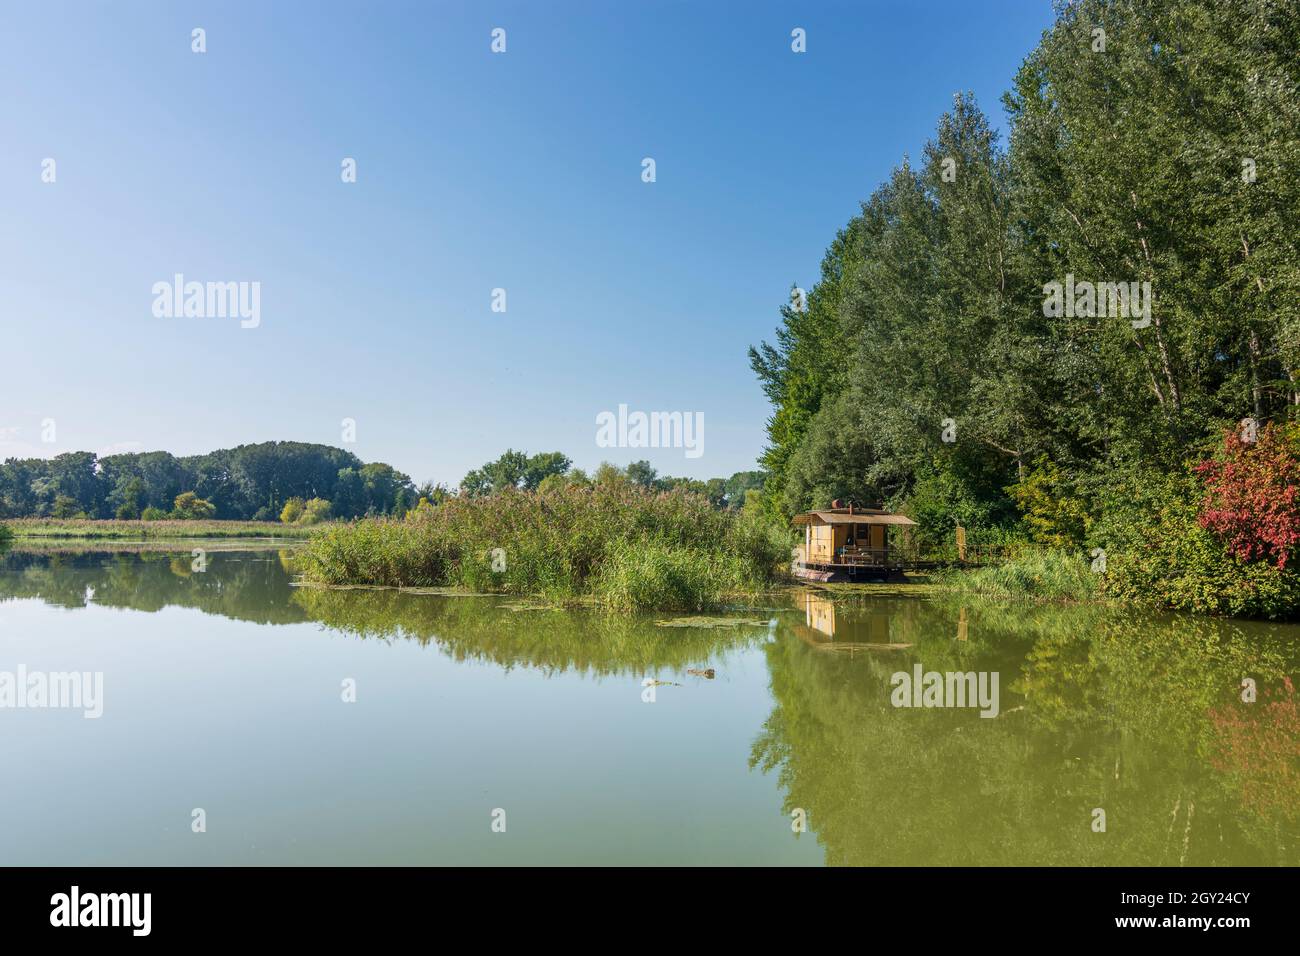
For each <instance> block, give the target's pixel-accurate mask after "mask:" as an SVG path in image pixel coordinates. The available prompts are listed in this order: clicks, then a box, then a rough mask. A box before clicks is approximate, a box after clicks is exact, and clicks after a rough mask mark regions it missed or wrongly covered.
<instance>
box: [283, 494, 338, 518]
mask: <svg viewBox="0 0 1300 956" xmlns="http://www.w3.org/2000/svg"><path fill="white" fill-rule="evenodd" d="M285 507H286V508H287V507H288V505H286V506H285ZM330 511H331V505H330V503H329V502H328V501H326V500H325V499H324V498H310V499H308V500H307V501H305V502H303V505H302V513H301V514H300V515H298V518H297V521H298V524H320V523H321V522H322V521H328V520H329V516H330ZM281 520H283V516H281Z"/></svg>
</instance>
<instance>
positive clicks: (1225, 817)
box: [0, 551, 1300, 866]
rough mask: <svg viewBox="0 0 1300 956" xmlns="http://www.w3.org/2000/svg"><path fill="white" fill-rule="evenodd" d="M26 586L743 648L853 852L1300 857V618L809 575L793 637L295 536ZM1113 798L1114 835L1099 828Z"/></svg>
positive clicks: (763, 747)
mask: <svg viewBox="0 0 1300 956" xmlns="http://www.w3.org/2000/svg"><path fill="white" fill-rule="evenodd" d="M15 598H38V599H40V600H41V601H43V602H44V603H45V604H48V605H50V606H52V607H57V608H74V609H75V608H81V607H85V606H87V605H88V604H94V605H102V606H107V607H115V608H129V609H134V610H141V611H157V610H160V609H162V608H164V607H168V606H179V607H188V608H194V609H197V610H200V611H202V612H204V613H207V614H214V615H221V616H224V617H228V618H233V619H237V620H241V621H247V622H253V623H255V624H260V625H275V624H291V623H301V622H309V621H310V622H317V623H318V624H320V625H321V626H322V627H324V628H327V629H329V630H331V631H333V632H336V633H342V634H347V635H353V636H355V637H358V638H362V639H367V640H374V639H378V640H385V641H398V640H412V641H418V642H419V643H421V644H425V645H430V646H434V647H437V648H438V649H439V650H440V651H441V652H442V653H444V654H446V655H448V656H449V657H451V658H452V659H454V660H473V661H479V662H484V663H489V664H491V665H494V666H497V667H500V668H503V669H511V668H515V667H527V668H533V669H537V670H539V671H541V672H544V673H562V672H566V671H576V672H582V673H588V674H592V675H596V676H606V675H636V676H640V675H644V674H647V673H658V672H665V673H677V674H686V673H688V671H690V670H692V669H696V670H699V669H702V668H703V666H704V665H706V664H709V665H710V666H716V665H717V662H718V661H719V660H720V659H721V658H722V655H724V654H728V653H731V652H737V651H738V652H743V653H748V654H752V655H757V658H758V659H760V660H761V661H762V662H763V663H764V665H765V666H766V670H767V674H768V681H769V686H768V692H769V694H770V713H769V715H768V717H767V719H766V721H765V722H764V723H763V725H762V727H761V728H757V727H756V728H755V736H754V738H753V745H752V750H751V752H750V754H749V755H748V759H749V764H750V767H751V768H752V769H753V770H755V771H762V772H765V773H772V774H775V775H776V777H777V779H778V780H779V783H780V787H781V792H782V798H783V806H782V808H781V809H782V811H783V812H784V814H785V815H786V821H787V822H786V823H785V824H784V825H782V824H781V822H780V821H779V820H777V821H776V823H777V828H779V829H782V830H783V831H784V833H785V834H786V836H785V837H784V838H786V839H791V838H794V837H793V835H792V834H790V833H789V824H788V820H789V817H790V814H792V813H794V812H795V811H796V810H803V811H804V812H805V813H806V814H807V819H808V822H809V828H810V830H811V835H813V836H814V837H815V839H816V840H817V841H818V843H819V844H820V845H821V847H822V848H823V850H824V854H825V860H826V862H828V863H831V864H852V865H867V864H903V865H913V864H971V865H1001V864H1095V865H1126V864H1156V865H1170V866H1177V865H1226V864H1233V865H1239V864H1264V865H1279V864H1281V865H1295V864H1296V863H1298V862H1300V716H1298V715H1297V702H1296V698H1295V695H1294V690H1293V681H1294V679H1295V675H1296V672H1297V642H1296V638H1297V634H1300V628H1298V627H1296V626H1295V625H1274V624H1258V623H1243V622H1230V621H1219V620H1210V619H1204V618H1191V617H1174V616H1169V615H1149V614H1140V613H1134V612H1130V611H1122V610H1116V609H1111V608H1102V607H1034V606H1025V605H1018V606H1016V607H1004V606H998V605H993V604H961V603H951V602H948V601H945V600H942V599H936V598H926V599H919V598H915V597H905V596H898V595H896V594H885V595H882V596H879V597H870V598H862V599H844V598H842V597H840V596H836V595H832V594H831V593H830V592H825V591H799V592H791V593H790V595H789V596H788V598H782V601H783V604H782V606H781V607H779V608H777V609H771V608H768V609H762V610H761V611H750V612H746V611H738V612H737V614H736V615H735V616H739V617H743V618H745V619H748V620H766V619H767V618H769V617H773V616H775V618H776V619H777V621H778V627H777V629H776V630H775V632H774V633H769V630H768V629H767V628H766V627H763V626H756V625H754V624H745V625H742V626H739V627H728V628H709V627H702V626H701V627H661V626H657V624H656V616H654V615H650V616H642V617H623V616H617V617H616V616H609V615H605V614H600V613H597V612H591V611H586V612H583V611H561V610H555V609H547V608H540V607H537V606H535V605H532V604H529V603H528V602H515V601H511V600H507V599H504V598H494V597H487V598H483V597H456V598H451V597H438V596H430V595H418V594H408V593H399V592H394V591H383V590H364V589H363V590H349V591H336V590H320V589H310V588H298V587H294V586H293V582H292V577H291V555H290V554H289V553H287V552H279V553H277V552H274V551H235V552H229V553H214V554H210V555H208V556H207V564H206V570H204V571H202V572H197V571H196V570H195V569H194V566H193V562H192V559H191V557H190V555H189V554H188V553H184V554H179V555H178V554H156V553H154V554H150V553H146V554H121V553H94V552H89V553H81V554H53V555H51V554H30V553H21V552H13V553H10V554H8V555H6V556H4V557H3V558H0V602H3V601H6V600H10V599H15ZM51 626H52V627H53V624H52V625H51ZM917 664H919V665H921V667H922V668H923V669H924V670H926V671H938V672H954V671H955V672H997V673H999V674H1000V675H1001V691H1002V694H1001V696H1002V699H1001V706H1000V712H999V716H998V717H996V718H994V719H984V718H980V717H978V716H977V714H976V712H975V711H973V710H960V709H945V708H923V709H917V708H912V709H900V708H895V707H894V706H892V705H891V701H890V680H891V676H892V675H893V674H894V673H895V672H898V671H910V670H911V669H912V668H913V667H914V666H915V665H917ZM725 676H726V674H725V672H720V677H724V678H725ZM1246 678H1250V679H1252V680H1253V681H1254V682H1255V683H1256V685H1257V686H1258V688H1259V698H1258V700H1256V701H1255V702H1253V703H1245V702H1243V700H1242V682H1243V680H1244V679H1246ZM484 706H490V707H495V706H502V707H508V706H509V704H508V702H507V701H487V702H485V703H484ZM598 706H600V705H599V704H598V703H593V707H598ZM596 716H597V717H599V714H598V713H597V714H596ZM710 730H711V728H709V727H707V726H702V727H699V728H698V734H699V736H700V738H701V739H703V740H707V739H708V736H709V734H710ZM664 746H665V747H667V746H669V744H668V743H667V742H665V744H664ZM673 746H680V741H678V742H675V743H674V744H673ZM660 756H661V755H659V754H656V753H653V752H651V753H647V754H646V755H645V757H646V760H647V762H648V763H654V762H655V761H656V760H657V759H659V758H660ZM737 756H740V755H735V754H733V755H730V757H731V759H734V758H735V757H737ZM584 785H585V783H584V781H581V780H574V781H573V786H574V787H575V788H576V787H580V786H584ZM676 785H678V786H681V787H689V785H690V781H688V780H682V781H676ZM709 799H726V795H725V794H713V795H710V797H709ZM1098 808H1100V809H1103V810H1104V811H1105V817H1106V830H1105V832H1094V829H1093V826H1092V823H1093V815H1094V811H1095V810H1096V809H1098ZM627 825H628V826H629V827H635V826H637V825H638V821H637V820H635V819H629V820H628V821H627ZM774 829H775V828H774Z"/></svg>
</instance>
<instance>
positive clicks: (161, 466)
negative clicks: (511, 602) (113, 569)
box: [0, 441, 763, 523]
mask: <svg viewBox="0 0 1300 956" xmlns="http://www.w3.org/2000/svg"><path fill="white" fill-rule="evenodd" d="M610 482H626V483H629V484H632V485H635V486H637V487H641V488H644V489H648V490H654V491H666V490H670V489H672V488H678V487H684V488H686V489H688V490H690V491H693V492H696V493H698V494H701V495H703V496H705V497H706V498H708V499H709V501H710V502H711V503H712V504H713V505H714V506H715V507H717V508H727V507H730V508H733V509H734V508H739V507H741V506H742V505H743V504H744V501H745V495H746V492H748V491H751V490H754V489H757V488H760V487H761V486H762V484H763V475H762V474H761V473H760V472H756V471H753V472H738V473H736V474H735V475H732V476H731V477H730V478H726V479H724V478H713V479H709V480H708V481H699V480H697V479H691V478H672V477H668V476H660V475H659V474H658V472H657V471H656V470H655V469H654V468H652V467H651V466H650V463H649V462H646V461H639V462H632V463H631V464H630V465H628V466H627V467H626V468H620V467H618V466H616V465H612V464H609V463H608V462H606V463H603V464H601V466H600V467H599V468H598V469H596V471H595V472H594V473H593V474H592V475H590V476H588V475H587V474H586V473H585V472H584V471H582V470H581V469H577V468H574V467H572V461H571V460H570V459H569V457H568V456H567V455H564V454H562V453H560V452H544V453H541V454H536V455H528V454H527V453H525V452H519V451H515V450H513V449H510V450H507V451H506V452H505V454H503V455H502V456H501V457H500V458H498V459H496V460H495V461H491V462H488V463H486V464H484V465H483V466H482V467H481V468H476V469H473V470H472V471H470V472H469V474H467V475H466V476H465V479H464V480H463V481H462V482H461V485H460V486H459V487H458V488H456V489H450V488H447V487H446V486H444V485H439V484H434V483H433V482H424V483H423V484H420V485H416V484H414V483H413V482H412V481H411V479H410V477H409V476H407V475H405V474H403V473H402V472H400V471H398V470H396V469H395V468H393V467H392V466H391V465H387V464H384V463H383V462H370V463H366V462H363V461H361V459H359V458H358V457H357V456H356V455H354V454H352V453H351V452H348V451H344V450H343V449H340V448H334V447H331V446H329V445H316V444H310V443H305V442H293V441H280V442H275V441H272V442H262V443H260V444H254V445H240V446H239V447H238V448H224V449H219V450H217V451H213V452H209V453H208V454H206V455H191V456H182V457H177V456H175V455H172V454H171V453H169V452H165V451H152V452H143V453H129V454H120V455H106V456H104V457H102V458H100V457H98V456H97V455H95V453H93V452H87V451H77V452H67V453H65V454H62V455H57V456H55V457H54V458H50V459H44V458H26V459H18V458H9V459H7V460H5V461H4V463H3V464H0V518H24V517H51V518H118V519H122V520H137V519H142V518H143V519H159V518H177V519H202V518H214V519H220V520H251V521H283V522H289V523H293V522H306V523H314V522H315V521H319V520H323V519H324V518H326V517H332V518H342V519H350V518H357V517H362V516H366V515H393V516H397V517H400V516H403V515H405V514H406V513H407V512H408V511H410V510H411V509H412V508H415V507H417V506H418V505H419V504H420V503H421V502H427V503H428V504H429V505H430V506H436V505H438V504H440V503H441V502H443V501H445V500H446V499H447V498H449V497H452V496H456V495H464V496H466V497H471V498H478V497H485V496H488V495H491V494H494V493H499V492H502V491H505V490H506V489H508V488H518V489H523V490H529V491H535V490H538V489H544V488H547V487H552V486H554V485H556V484H588V485H589V484H592V483H610Z"/></svg>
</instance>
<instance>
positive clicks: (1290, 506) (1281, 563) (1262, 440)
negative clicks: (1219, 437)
mask: <svg viewBox="0 0 1300 956" xmlns="http://www.w3.org/2000/svg"><path fill="white" fill-rule="evenodd" d="M1195 470H1196V473H1197V474H1198V475H1200V477H1201V479H1202V480H1203V481H1204V482H1205V487H1206V495H1205V499H1204V500H1203V501H1202V502H1201V510H1200V514H1199V516H1198V520H1199V521H1200V524H1201V527H1203V528H1205V529H1207V530H1209V531H1212V532H1214V533H1215V534H1217V535H1219V536H1220V538H1221V539H1222V540H1223V543H1224V546H1225V547H1226V548H1227V550H1228V551H1229V552H1230V553H1231V554H1233V555H1235V556H1236V557H1238V558H1240V559H1241V560H1243V561H1254V560H1257V559H1267V560H1269V561H1272V562H1273V563H1274V565H1275V566H1276V567H1278V568H1284V567H1286V563H1287V560H1288V559H1289V558H1290V557H1291V556H1292V553H1293V549H1294V548H1295V547H1296V545H1297V544H1300V456H1297V454H1296V441H1295V437H1294V435H1292V434H1290V433H1289V432H1288V431H1287V430H1286V429H1283V428H1278V427H1276V426H1274V425H1267V426H1265V427H1264V429H1263V430H1262V431H1260V432H1259V435H1258V438H1257V440H1256V441H1254V442H1244V441H1242V440H1241V436H1239V435H1238V434H1237V433H1236V432H1228V433H1227V435H1225V436H1224V439H1223V449H1222V451H1221V452H1220V454H1219V455H1218V456H1217V457H1215V458H1211V459H1209V460H1208V461H1203V462H1201V463H1200V464H1199V465H1197V466H1196V469H1195Z"/></svg>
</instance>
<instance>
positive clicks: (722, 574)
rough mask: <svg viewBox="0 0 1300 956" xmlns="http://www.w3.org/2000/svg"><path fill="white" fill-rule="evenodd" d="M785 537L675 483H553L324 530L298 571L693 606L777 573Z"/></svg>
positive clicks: (720, 599)
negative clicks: (657, 486) (654, 486)
mask: <svg viewBox="0 0 1300 956" xmlns="http://www.w3.org/2000/svg"><path fill="white" fill-rule="evenodd" d="M790 543H791V536H790V534H789V532H788V531H787V530H786V529H785V528H783V527H780V526H779V525H775V524H773V523H772V522H771V521H770V520H768V519H767V518H765V517H763V516H762V515H761V514H759V513H757V512H755V511H753V510H751V511H750V512H748V513H746V512H744V511H740V512H733V511H726V510H719V509H717V508H715V507H713V506H712V505H711V504H710V502H709V500H708V499H707V498H706V497H704V496H702V495H698V494H694V493H692V492H689V491H686V490H683V489H675V490H673V491H651V490H647V489H645V488H642V487H638V486H636V485H634V484H632V483H631V482H628V481H626V480H623V481H605V482H594V483H591V484H586V485H584V484H580V483H555V484H552V485H551V486H549V487H546V488H539V489H538V490H537V491H524V490H520V489H509V490H505V491H502V492H500V493H498V494H494V495H492V496H490V497H482V498H475V497H468V496H466V497H454V498H449V499H446V500H444V501H443V502H442V504H440V505H437V506H433V505H422V506H420V507H418V508H416V509H414V510H413V511H412V512H411V513H410V514H409V515H407V517H406V518H404V519H393V518H378V519H368V520H364V521H359V522H354V523H351V524H347V525H337V526H334V527H330V528H327V529H326V530H325V531H323V532H322V533H320V534H319V535H318V536H316V537H314V538H313V539H312V540H311V541H310V543H309V545H308V547H307V548H306V549H304V553H303V555H302V556H301V559H300V567H301V569H302V571H303V573H304V575H305V577H306V578H307V579H308V580H309V581H314V582H316V583H320V584H330V585H346V584H370V585H387V586H404V587H437V586H454V587H460V588H465V589H468V590H471V591H487V592H501V593H509V594H537V595H542V596H544V597H546V598H547V599H548V600H552V601H558V602H564V601H568V600H573V599H575V598H580V597H588V598H594V599H595V600H596V601H597V602H599V603H600V604H602V605H604V606H606V607H610V608H620V609H633V608H654V609H656V610H689V611H695V610H703V609H706V608H709V607H714V606H717V605H719V604H722V603H725V602H726V601H728V600H733V599H736V598H738V597H741V596H744V595H752V594H754V593H755V592H757V591H760V590H762V589H763V588H765V587H768V586H770V585H771V584H772V583H773V582H775V581H777V580H779V579H780V578H781V576H782V575H783V573H784V570H785V568H787V567H788V564H789V560H790Z"/></svg>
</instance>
